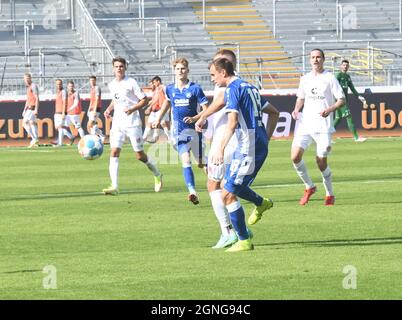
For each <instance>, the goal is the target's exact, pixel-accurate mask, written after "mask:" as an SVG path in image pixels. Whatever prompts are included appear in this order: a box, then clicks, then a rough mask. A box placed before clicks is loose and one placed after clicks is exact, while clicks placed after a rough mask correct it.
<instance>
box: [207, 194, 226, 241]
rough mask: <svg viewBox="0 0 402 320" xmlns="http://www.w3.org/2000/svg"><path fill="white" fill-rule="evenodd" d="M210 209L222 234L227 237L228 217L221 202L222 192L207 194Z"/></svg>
mask: <svg viewBox="0 0 402 320" xmlns="http://www.w3.org/2000/svg"><path fill="white" fill-rule="evenodd" d="M209 197H210V198H211V204H212V208H213V209H214V213H215V216H216V218H217V219H218V222H219V225H220V227H221V231H222V234H223V235H225V236H227V235H229V230H230V217H229V213H228V212H227V210H226V207H225V205H224V203H223V200H222V190H215V191H212V192H210V193H209Z"/></svg>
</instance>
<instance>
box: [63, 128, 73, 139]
mask: <svg viewBox="0 0 402 320" xmlns="http://www.w3.org/2000/svg"><path fill="white" fill-rule="evenodd" d="M63 132H64V134H65V135H66V136H67V138H69V139H72V138H73V134H72V133H71V132H70V131H69V130H68V129H65V128H64V130H63Z"/></svg>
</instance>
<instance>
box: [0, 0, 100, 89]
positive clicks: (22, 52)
mask: <svg viewBox="0 0 402 320" xmlns="http://www.w3.org/2000/svg"><path fill="white" fill-rule="evenodd" d="M11 3H12V2H10V5H9V4H7V5H5V4H3V5H2V6H1V11H0V16H1V18H0V19H1V28H0V40H1V43H2V47H1V48H0V55H1V60H0V61H1V62H0V63H1V64H0V67H1V71H2V83H4V86H2V94H7V93H8V94H13V93H17V91H18V89H17V88H18V83H20V82H21V79H22V76H23V74H24V73H25V72H31V73H32V74H33V76H34V77H38V76H42V77H43V78H42V79H41V86H40V87H41V89H42V91H49V92H51V91H53V87H54V78H55V77H62V78H66V79H67V78H70V77H73V76H77V75H79V74H83V73H84V72H85V73H86V74H88V73H93V72H94V68H93V67H92V66H91V63H90V61H89V60H88V59H90V55H89V52H88V51H86V50H85V49H84V48H83V46H82V41H81V36H80V34H79V33H78V32H76V31H75V30H72V28H71V19H70V16H69V14H68V12H66V10H65V8H64V7H63V6H62V1H56V2H49V1H47V2H46V1H43V0H42V1H41V0H36V1H26V0H21V1H18V2H15V7H14V8H13V7H12V5H11ZM13 11H14V17H15V19H16V22H15V25H14V24H13V23H12V21H11V20H12V19H10V17H13ZM24 20H26V21H27V23H25V25H24ZM26 28H27V29H29V30H28V32H29V41H28V43H27V42H26V41H25V39H26V38H25V37H26V36H27V35H26V32H24V29H26ZM14 30H15V32H14ZM26 46H27V48H26ZM40 53H42V57H43V59H42V61H41V62H40V60H39V57H40Z"/></svg>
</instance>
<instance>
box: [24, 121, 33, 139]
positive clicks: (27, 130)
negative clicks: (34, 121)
mask: <svg viewBox="0 0 402 320" xmlns="http://www.w3.org/2000/svg"><path fill="white" fill-rule="evenodd" d="M24 129H25V131H26V132H27V133H28V135H29V136H30V137H31V138H32V130H31V126H30V125H29V124H25V125H24Z"/></svg>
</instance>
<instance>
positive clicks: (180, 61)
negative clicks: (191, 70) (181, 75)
mask: <svg viewBox="0 0 402 320" xmlns="http://www.w3.org/2000/svg"><path fill="white" fill-rule="evenodd" d="M179 63H181V64H182V65H183V66H185V67H186V68H188V60H187V59H186V58H183V57H180V58H177V59H176V60H175V61H174V62H173V67H174V68H175V67H176V65H178V64H179Z"/></svg>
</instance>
